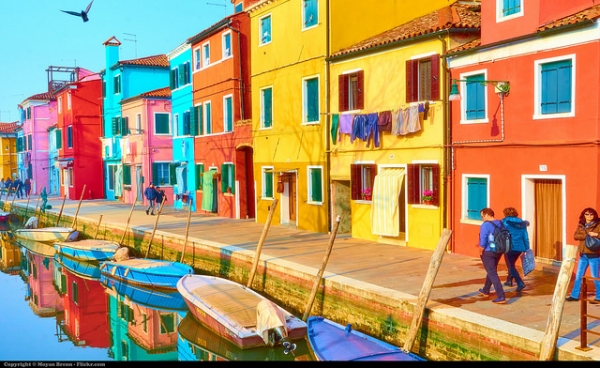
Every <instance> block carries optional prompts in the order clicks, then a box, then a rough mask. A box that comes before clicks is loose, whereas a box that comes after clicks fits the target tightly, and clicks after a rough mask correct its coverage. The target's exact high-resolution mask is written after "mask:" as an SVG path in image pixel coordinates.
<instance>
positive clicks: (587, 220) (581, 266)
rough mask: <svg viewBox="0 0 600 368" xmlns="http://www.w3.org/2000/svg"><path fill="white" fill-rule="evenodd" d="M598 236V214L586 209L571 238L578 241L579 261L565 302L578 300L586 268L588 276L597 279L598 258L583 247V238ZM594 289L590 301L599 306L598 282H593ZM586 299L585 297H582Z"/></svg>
mask: <svg viewBox="0 0 600 368" xmlns="http://www.w3.org/2000/svg"><path fill="white" fill-rule="evenodd" d="M599 234H600V221H599V220H598V212H597V211H596V210H595V209H593V208H591V207H587V208H585V209H584V210H583V211H581V214H580V215H579V222H578V223H577V230H575V235H574V236H573V237H574V238H575V240H579V245H578V246H577V249H578V251H579V260H578V261H577V271H576V273H575V281H574V282H573V289H572V290H571V295H569V297H568V298H567V301H569V302H574V301H577V300H579V294H580V292H581V282H582V280H583V276H584V275H585V273H586V271H587V269H588V266H589V267H590V274H591V275H592V277H595V278H597V277H599V275H598V266H600V258H599V256H600V255H599V254H598V252H593V251H591V250H589V249H588V248H587V247H586V246H585V236H586V235H590V236H595V237H598V235H599ZM594 287H595V288H596V298H595V299H594V300H593V301H591V302H590V303H592V304H600V281H598V280H594ZM583 297H584V298H587V296H586V295H584V296H583Z"/></svg>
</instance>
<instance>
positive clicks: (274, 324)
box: [256, 300, 287, 345]
mask: <svg viewBox="0 0 600 368" xmlns="http://www.w3.org/2000/svg"><path fill="white" fill-rule="evenodd" d="M272 329H277V330H278V331H280V333H281V334H282V336H281V338H285V337H287V329H286V323H285V315H284V314H283V312H282V311H281V309H280V308H279V307H278V306H277V305H276V304H275V303H273V302H272V301H270V300H262V301H261V302H260V303H258V305H257V306H256V332H257V333H258V334H259V335H260V336H261V337H262V339H263V341H264V342H265V344H267V345H269V331H270V330H272Z"/></svg>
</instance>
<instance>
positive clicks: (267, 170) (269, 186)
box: [261, 166, 273, 198]
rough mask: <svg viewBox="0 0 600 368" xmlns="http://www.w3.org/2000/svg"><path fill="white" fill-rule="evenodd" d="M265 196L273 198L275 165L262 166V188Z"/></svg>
mask: <svg viewBox="0 0 600 368" xmlns="http://www.w3.org/2000/svg"><path fill="white" fill-rule="evenodd" d="M261 193H262V197H263V198H273V167H272V166H265V167H263V168H262V189H261Z"/></svg>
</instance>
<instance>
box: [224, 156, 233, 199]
mask: <svg viewBox="0 0 600 368" xmlns="http://www.w3.org/2000/svg"><path fill="white" fill-rule="evenodd" d="M221 192H222V193H235V167H234V166H233V164H232V163H224V164H222V165H221Z"/></svg>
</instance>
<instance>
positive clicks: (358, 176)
mask: <svg viewBox="0 0 600 368" xmlns="http://www.w3.org/2000/svg"><path fill="white" fill-rule="evenodd" d="M375 175H377V165H375V164H352V165H350V182H351V190H352V192H351V194H352V199H354V200H364V201H370V200H371V195H372V193H373V184H374V183H375Z"/></svg>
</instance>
